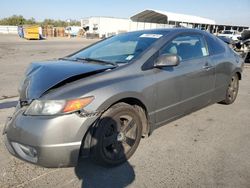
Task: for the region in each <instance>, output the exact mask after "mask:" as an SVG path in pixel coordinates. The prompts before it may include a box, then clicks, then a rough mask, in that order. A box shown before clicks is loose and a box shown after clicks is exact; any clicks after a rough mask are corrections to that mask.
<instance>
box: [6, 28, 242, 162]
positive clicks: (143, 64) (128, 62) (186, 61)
mask: <svg viewBox="0 0 250 188" xmlns="http://www.w3.org/2000/svg"><path fill="white" fill-rule="evenodd" d="M242 68H243V60H242V59H241V58H240V57H239V56H238V55H237V54H236V53H235V52H234V51H233V50H232V49H230V48H229V47H228V46H227V45H226V44H224V43H223V42H222V41H221V40H220V39H218V38H217V37H215V36H213V35H211V34H209V33H207V32H204V31H200V30H195V29H181V28H175V29H154V30H144V31H134V32H128V33H124V34H120V35H116V36H113V37H110V38H107V39H105V40H102V41H100V42H97V43H95V44H93V45H91V46H88V47H86V48H84V49H81V50H79V51H78V52H76V53H74V54H71V55H69V56H66V57H64V58H60V59H58V60H52V61H46V62H35V63H32V64H31V65H30V66H29V67H28V69H27V71H26V74H25V77H24V79H23V81H22V82H21V85H20V88H19V94H20V99H19V102H18V105H17V107H16V110H15V112H14V114H13V115H12V117H10V118H8V120H7V123H6V125H5V128H4V131H3V137H4V140H5V143H6V147H7V149H8V150H9V152H10V153H11V154H13V155H14V156H16V157H18V158H20V159H22V160H25V161H28V162H30V163H33V164H37V165H40V166H44V167H65V166H75V165H76V164H77V162H78V159H79V158H82V157H90V158H91V159H93V160H94V161H96V162H97V163H99V164H102V165H107V166H114V165H118V164H121V163H123V162H125V161H126V160H127V159H129V158H130V157H131V156H132V155H133V154H134V152H135V150H136V149H137V147H138V145H139V142H140V139H141V138H142V137H147V136H148V135H149V134H150V133H152V131H153V130H154V129H155V128H157V127H159V126H161V125H164V124H166V123H168V122H170V121H172V120H174V119H177V118H179V117H181V116H183V115H185V114H188V113H190V112H193V111H195V110H198V109H201V108H203V107H205V106H208V105H210V104H213V103H217V102H220V103H223V104H231V103H233V102H234V101H235V99H236V96H237V93H238V88H239V80H240V79H241V74H242ZM225 107H226V106H225Z"/></svg>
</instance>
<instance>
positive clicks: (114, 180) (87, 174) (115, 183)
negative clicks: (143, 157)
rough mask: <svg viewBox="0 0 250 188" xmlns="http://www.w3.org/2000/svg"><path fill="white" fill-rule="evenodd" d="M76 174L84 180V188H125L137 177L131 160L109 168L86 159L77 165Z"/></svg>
mask: <svg viewBox="0 0 250 188" xmlns="http://www.w3.org/2000/svg"><path fill="white" fill-rule="evenodd" d="M75 174H76V175H77V177H78V179H79V180H81V181H82V187H84V188H95V187H98V188H99V187H107V188H110V187H112V188H123V187H126V186H128V185H129V184H131V183H132V182H133V181H134V179H135V173H134V169H133V167H132V166H131V165H130V164H129V162H125V163H123V164H122V165H119V166H116V167H112V168H109V167H103V166H100V165H97V164H95V163H93V162H92V161H90V159H84V160H81V161H79V164H78V165H77V166H76V167H75Z"/></svg>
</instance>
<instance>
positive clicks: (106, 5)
mask: <svg viewBox="0 0 250 188" xmlns="http://www.w3.org/2000/svg"><path fill="white" fill-rule="evenodd" d="M145 9H155V10H162V11H168V12H175V13H181V14H190V15H195V16H201V17H204V18H209V19H213V20H215V21H216V23H217V24H230V25H245V26H250V0H106V1H101V0H99V1H98V0H88V1H85V0H68V1H66V0H40V1H37V0H36V1H35V0H2V2H1V3H0V18H4V17H8V16H11V15H13V14H16V15H23V16H24V17H25V18H31V17H34V18H35V19H36V20H38V21H42V20H43V19H45V18H52V19H61V20H67V19H76V20H80V19H81V18H84V17H90V16H110V17H119V18H129V17H131V16H132V15H134V14H136V13H138V12H140V11H143V10H145Z"/></svg>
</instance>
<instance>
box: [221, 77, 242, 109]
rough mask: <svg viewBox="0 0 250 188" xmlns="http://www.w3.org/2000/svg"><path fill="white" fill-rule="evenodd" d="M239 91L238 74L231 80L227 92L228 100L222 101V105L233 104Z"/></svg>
mask: <svg viewBox="0 0 250 188" xmlns="http://www.w3.org/2000/svg"><path fill="white" fill-rule="evenodd" d="M238 90H239V77H238V75H237V74H234V75H233V76H232V78H231V81H230V83H229V85H228V88H227V92H226V98H225V99H224V100H223V101H221V103H222V104H232V103H233V102H234V101H235V99H236V97H237V94H238Z"/></svg>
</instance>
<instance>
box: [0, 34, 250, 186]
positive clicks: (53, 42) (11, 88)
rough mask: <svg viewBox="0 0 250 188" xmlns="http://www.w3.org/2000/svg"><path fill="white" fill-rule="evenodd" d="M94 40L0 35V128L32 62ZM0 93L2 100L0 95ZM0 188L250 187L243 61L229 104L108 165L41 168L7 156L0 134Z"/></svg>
mask: <svg viewBox="0 0 250 188" xmlns="http://www.w3.org/2000/svg"><path fill="white" fill-rule="evenodd" d="M93 42H95V41H93V40H87V39H79V38H73V39H68V38H65V39H62V38H61V39H49V40H44V41H26V40H23V39H19V38H18V37H17V36H12V35H0V132H2V129H3V126H4V122H5V120H6V118H7V116H10V115H11V114H12V112H13V110H14V108H13V107H12V106H13V104H14V103H15V100H16V98H9V99H8V100H3V98H4V97H5V96H9V97H10V96H16V95H17V88H18V84H19V81H20V79H21V78H22V75H23V73H24V71H25V69H26V67H27V65H28V64H29V63H30V62H32V61H38V60H39V61H40V60H46V59H52V58H58V57H63V56H65V55H67V54H70V53H72V52H74V51H76V50H78V49H81V48H83V47H84V46H86V45H88V44H91V43H93ZM1 98H2V99H1ZM0 138H1V139H0V187H1V188H5V187H60V188H61V187H91V188H92V187H98V188H99V187H118V188H119V187H136V188H137V187H139V188H140V187H162V188H165V187H226V188H228V187H232V188H234V187H237V188H249V187H250V66H246V67H245V70H244V73H243V80H242V81H241V82H240V91H239V94H238V98H237V100H236V101H235V103H234V104H232V105H229V106H226V105H220V104H214V105H211V106H209V107H206V108H204V109H202V110H199V111H197V112H194V113H192V114H190V115H187V116H185V117H183V118H181V119H179V120H176V121H174V122H171V123H169V124H167V125H166V126H163V127H161V128H159V129H157V130H156V131H154V132H153V134H152V135H151V136H150V137H149V138H146V139H142V141H141V143H140V145H139V148H138V150H137V151H136V153H135V154H134V156H133V157H132V158H131V159H130V160H129V161H128V162H127V163H125V164H123V165H121V166H118V167H115V168H104V167H100V166H97V165H95V164H93V163H91V162H90V161H89V160H83V161H80V163H79V165H78V166H77V167H75V168H60V169H46V168H41V167H38V166H35V165H32V164H28V163H26V162H23V161H21V160H19V159H16V158H14V157H12V156H11V155H10V154H9V153H8V152H7V150H6V149H5V146H4V144H3V140H2V137H1V136H0Z"/></svg>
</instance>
